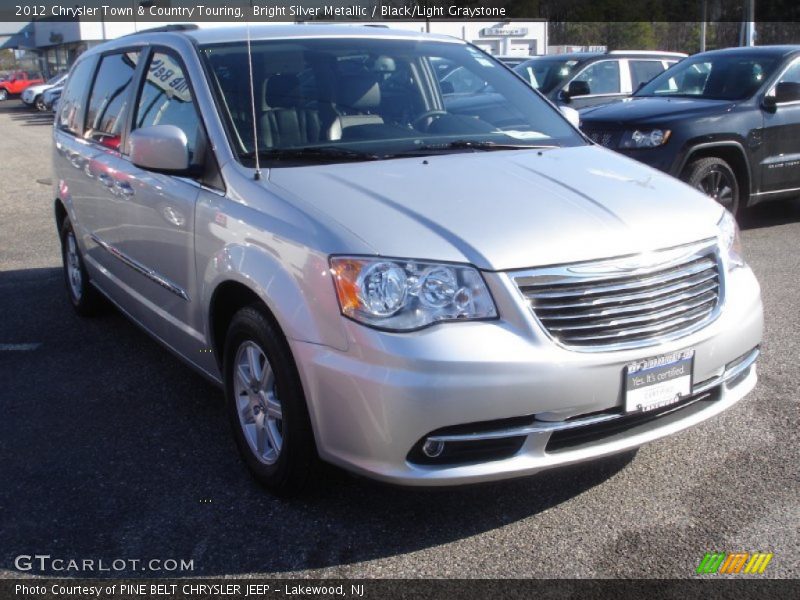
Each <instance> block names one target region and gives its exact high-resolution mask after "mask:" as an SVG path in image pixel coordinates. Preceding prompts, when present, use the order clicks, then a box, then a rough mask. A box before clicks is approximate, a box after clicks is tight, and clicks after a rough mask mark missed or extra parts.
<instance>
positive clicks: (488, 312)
mask: <svg viewBox="0 0 800 600" xmlns="http://www.w3.org/2000/svg"><path fill="white" fill-rule="evenodd" d="M331 274H332V275H333V280H334V283H335V285H336V295H337V296H338V297H339V306H340V307H341V309H342V314H343V315H345V316H347V317H350V318H351V319H353V320H355V321H358V322H360V323H364V324H365V325H370V326H372V327H377V328H380V329H388V330H391V331H410V330H413V329H420V328H422V327H425V326H427V325H431V324H433V323H436V322H439V321H450V320H454V319H459V320H461V319H465V320H466V319H492V318H495V317H497V310H496V309H495V305H494V301H493V300H492V296H491V295H490V294H489V290H488V288H487V287H486V283H484V281H483V277H481V274H480V273H479V272H478V270H477V269H475V268H474V267H470V266H467V265H452V264H440V263H434V262H428V261H422V260H413V259H404V258H403V259H385V258H379V259H371V258H358V257H344V256H336V257H332V258H331Z"/></svg>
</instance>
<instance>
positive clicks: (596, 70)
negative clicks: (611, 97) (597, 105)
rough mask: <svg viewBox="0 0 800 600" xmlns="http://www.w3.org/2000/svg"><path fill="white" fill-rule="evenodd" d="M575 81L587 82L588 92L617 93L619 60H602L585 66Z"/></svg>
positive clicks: (618, 90) (618, 88) (618, 89)
mask: <svg viewBox="0 0 800 600" xmlns="http://www.w3.org/2000/svg"><path fill="white" fill-rule="evenodd" d="M575 81H585V82H586V83H588V84H589V94H590V95H592V94H619V92H620V87H619V62H617V61H616V60H603V61H600V62H596V63H594V64H593V65H591V66H589V67H586V69H584V71H583V73H581V74H580V75H578V76H577V77H576V78H575Z"/></svg>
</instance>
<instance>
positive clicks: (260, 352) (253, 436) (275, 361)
mask: <svg viewBox="0 0 800 600" xmlns="http://www.w3.org/2000/svg"><path fill="white" fill-rule="evenodd" d="M223 362H224V366H223V371H224V377H225V396H226V410H227V411H228V417H229V420H230V424H231V429H232V430H233V435H234V438H235V440H236V445H237V447H238V448H239V452H240V453H241V455H242V458H243V459H244V462H245V464H247V467H248V468H249V469H250V472H251V473H252V474H253V476H254V477H255V478H256V479H257V480H258V481H259V482H260V483H261V484H262V485H264V486H265V487H266V488H268V489H269V490H270V491H272V492H273V493H275V494H276V495H279V496H291V495H295V494H297V493H299V492H301V491H302V490H303V488H304V487H305V486H306V484H307V482H308V481H309V479H310V476H311V474H312V473H313V472H315V471H316V470H317V467H318V462H319V459H318V458H317V451H316V446H315V444H314V435H313V432H312V429H311V420H310V418H309V415H308V407H307V405H306V399H305V394H304V393H303V387H302V384H301V382H300V377H299V375H298V373H297V367H296V366H295V363H294V360H293V358H292V355H291V350H290V349H289V346H288V344H287V343H286V340H285V339H284V337H283V335H282V334H281V332H280V330H279V329H278V327H277V326H276V325H275V324H274V323H273V322H272V320H271V319H270V318H269V317H268V316H267V314H266V312H265V310H264V309H263V308H261V307H259V306H258V305H252V306H248V307H246V308H243V309H241V310H239V312H237V313H236V314H235V315H234V317H233V319H232V321H231V324H230V327H229V328H228V331H227V334H226V337H225V350H224V354H223Z"/></svg>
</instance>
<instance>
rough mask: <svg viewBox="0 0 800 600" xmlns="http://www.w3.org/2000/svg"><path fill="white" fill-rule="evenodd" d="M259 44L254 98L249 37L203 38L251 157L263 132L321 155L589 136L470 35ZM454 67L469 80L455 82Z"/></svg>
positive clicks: (279, 153)
mask: <svg viewBox="0 0 800 600" xmlns="http://www.w3.org/2000/svg"><path fill="white" fill-rule="evenodd" d="M251 47H252V68H253V89H254V97H255V98H254V99H255V107H253V106H252V105H251V101H250V98H251V92H250V80H249V68H248V58H247V43H246V42H245V41H242V42H236V43H226V44H216V45H208V46H204V47H202V48H201V52H202V55H203V57H204V59H205V60H206V61H207V63H208V66H209V71H210V73H211V74H212V85H213V86H214V87H216V93H217V97H218V102H219V105H220V109H221V112H222V113H223V115H224V117H225V118H226V120H227V121H228V126H229V130H230V136H231V138H232V142H233V144H234V146H235V147H236V149H237V151H238V154H239V157H240V159H241V160H242V162H244V163H245V164H247V165H251V164H252V162H253V159H254V158H255V154H256V148H255V144H256V142H255V139H256V137H257V140H258V141H257V143H258V155H259V157H261V158H262V159H270V158H273V159H275V160H287V159H289V160H300V161H314V162H316V161H322V160H334V161H346V160H374V159H384V158H394V157H399V156H409V155H414V154H424V155H428V154H438V153H448V152H476V151H487V150H493V149H498V150H500V149H516V148H531V147H553V146H577V145H583V144H584V143H585V141H584V140H583V138H582V137H581V136H580V135H579V134H578V133H577V132H576V131H575V129H573V127H572V126H571V125H569V123H568V122H567V121H566V120H565V119H564V118H563V117H562V116H561V115H560V114H559V113H558V111H557V110H556V109H554V108H553V107H552V106H551V105H549V104H548V103H547V102H545V101H543V100H542V99H541V98H540V97H539V96H538V95H537V94H536V93H534V92H533V91H532V90H531V89H530V88H529V87H528V86H527V85H525V83H524V82H523V81H520V79H519V78H518V77H515V76H514V74H513V73H511V72H510V71H509V70H508V69H507V68H506V67H504V66H503V65H501V64H500V63H498V62H496V61H495V60H494V59H492V58H491V57H489V56H487V55H486V54H484V53H483V52H481V51H480V50H478V49H477V48H474V47H472V46H469V45H467V44H462V43H450V42H438V41H420V40H402V39H401V40H398V39H381V38H360V37H353V38H339V37H337V38H325V37H321V38H312V39H295V38H288V39H279V40H269V41H253V42H252V44H251ZM454 74H455V75H458V82H462V81H464V80H467V79H468V80H469V81H470V82H471V83H470V85H469V86H465V85H460V84H459V85H456V77H455V76H454ZM472 84H474V85H472ZM254 108H255V118H254V115H253V112H254V110H253V109H254ZM254 121H255V126H254ZM275 166H279V165H275Z"/></svg>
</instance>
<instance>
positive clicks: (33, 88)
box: [25, 83, 53, 95]
mask: <svg viewBox="0 0 800 600" xmlns="http://www.w3.org/2000/svg"><path fill="white" fill-rule="evenodd" d="M51 87H53V86H52V85H47V84H46V83H39V84H37V85H29V86H28V87H27V88H25V91H26V92H27V93H29V94H37V95H38V94H41V93H42V92H45V91H47V90H49V89H50V88H51Z"/></svg>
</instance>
